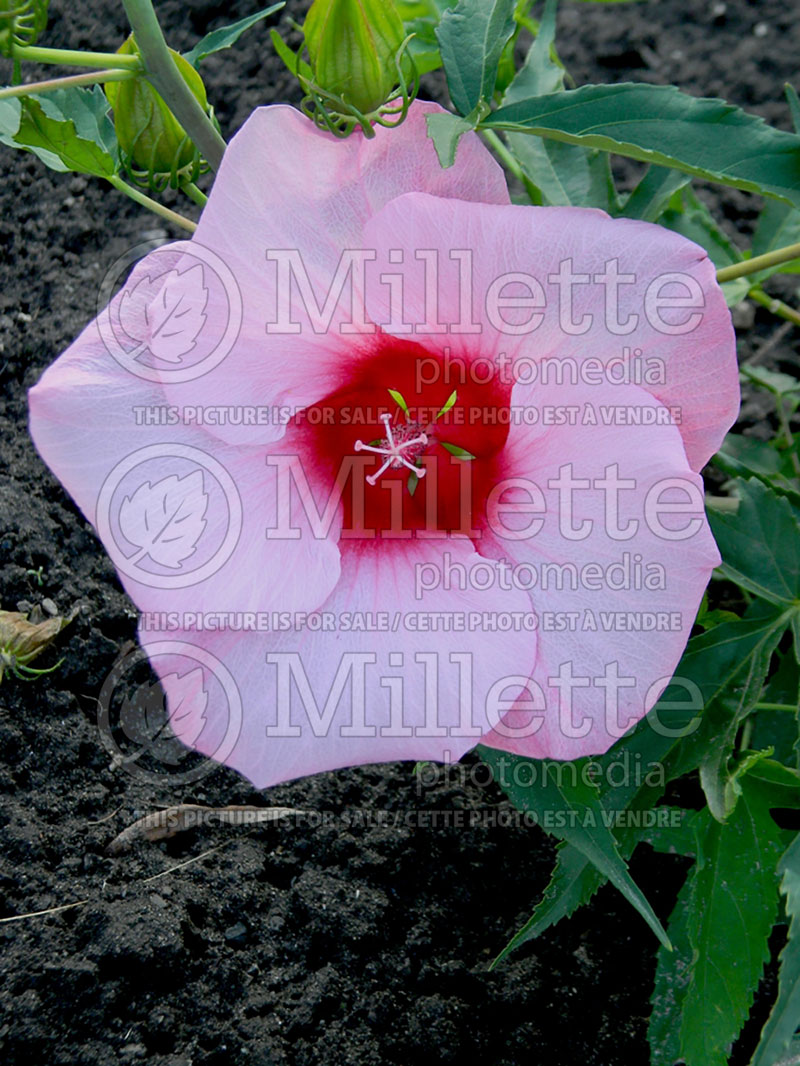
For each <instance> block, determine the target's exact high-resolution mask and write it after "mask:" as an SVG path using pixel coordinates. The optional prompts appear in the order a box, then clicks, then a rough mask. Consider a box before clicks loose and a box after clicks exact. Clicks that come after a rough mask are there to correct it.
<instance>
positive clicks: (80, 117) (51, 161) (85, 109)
mask: <svg viewBox="0 0 800 1066" xmlns="http://www.w3.org/2000/svg"><path fill="white" fill-rule="evenodd" d="M96 88H97V87H95V89H96ZM95 89H80V88H76V87H72V88H70V89H61V90H58V92H56V93H51V94H47V95H43V96H41V97H37V96H26V97H24V98H23V100H22V111H21V115H20V122H19V128H18V129H17V131H16V133H14V134H13V135H9V134H8V132H7V129H6V128H2V127H0V136H2V140H3V142H4V143H5V144H10V145H12V146H13V147H16V148H23V149H25V150H27V151H30V152H33V153H34V155H36V156H38V157H39V159H41V160H42V162H43V163H45V164H46V166H48V167H50V168H51V170H59V171H67V170H73V171H76V172H77V173H79V174H93V175H95V176H96V177H100V178H106V177H109V176H110V175H112V174H115V173H116V170H117V156H116V139H115V138H114V136H113V128H111V126H110V122H109V120H108V117H107V114H106V112H107V111H108V103H107V102H106V101H105V100H103V101H102V103H101V101H100V97H102V96H103V94H102V92H100V91H99V90H97V91H95ZM98 93H99V96H98Z"/></svg>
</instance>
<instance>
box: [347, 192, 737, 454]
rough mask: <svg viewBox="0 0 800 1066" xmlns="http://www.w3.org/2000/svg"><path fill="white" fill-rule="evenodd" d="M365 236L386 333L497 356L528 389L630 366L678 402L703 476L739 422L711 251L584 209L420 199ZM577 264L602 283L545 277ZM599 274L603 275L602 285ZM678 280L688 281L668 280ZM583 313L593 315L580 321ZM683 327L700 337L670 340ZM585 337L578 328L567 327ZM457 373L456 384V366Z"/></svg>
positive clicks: (456, 356) (473, 355) (385, 216)
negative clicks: (551, 376) (400, 309)
mask: <svg viewBox="0 0 800 1066" xmlns="http://www.w3.org/2000/svg"><path fill="white" fill-rule="evenodd" d="M365 235H366V245H367V247H369V248H375V249H377V252H378V258H377V261H376V262H374V263H370V264H368V271H367V278H368V281H367V310H368V314H369V317H370V318H371V319H372V320H373V321H375V322H376V323H377V324H378V325H380V326H381V327H382V328H383V329H385V330H386V331H387V332H389V333H393V334H395V335H398V336H400V335H408V336H410V337H412V338H413V339H414V340H417V341H419V342H420V343H422V344H424V345H425V346H426V347H428V348H431V349H433V350H435V351H438V352H439V353H440V354H441V356H442V358H444V359H445V360H447V359H449V360H451V362H453V363H458V361H459V360H462V362H463V359H464V357H466V358H467V359H478V358H480V359H486V358H490V359H492V358H493V359H498V358H501V357H502V358H503V359H505V360H506V366H507V369H506V371H505V373H506V374H507V376H509V377H511V376H512V375H513V372H514V367H515V366H516V367H518V368H519V369H520V377H519V380H521V381H527V382H531V381H532V380H539V381H540V380H541V375H542V374H543V373H544V372H545V371H544V370H542V369H541V368H539V367H538V366H537V364H540V363H541V362H542V361H543V360H554V361H556V362H559V361H568V363H569V364H571V367H570V366H568V367H567V369H570V370H571V371H572V370H574V372H575V374H576V377H577V378H578V379H580V378H581V375H582V374H585V373H587V372H589V373H591V374H593V376H594V377H597V375H598V369H593V370H591V371H587V366H588V367H594V368H601V367H606V366H608V365H609V364H610V363H612V361H616V366H615V367H613V368H612V370H611V371H609V372H610V373H612V372H613V373H617V374H619V376H620V377H621V376H622V375H623V373H625V372H626V371H625V367H626V366H627V367H628V369H627V374H628V378H627V380H629V381H631V382H632V383H635V384H640V385H643V387H645V388H647V389H648V391H649V392H651V393H652V394H653V395H654V396H656V397H657V398H658V399H659V400H661V402H662V403H663V404H665V405H666V406H668V407H671V406H678V407H680V409H681V423H680V431H681V435H682V437H683V440H684V444H685V447H686V451H687V455H688V456H689V461H690V464H691V466H692V468H693V469H694V470H700V469H701V467H702V466H703V465H704V464H705V463H706V462H707V461H708V459H709V458H710V456H711V455H713V453H714V452H715V451H716V450H717V448H718V447H719V445H720V443H721V441H722V439H723V437H724V435H725V433H726V431H727V429H728V428H729V427H730V426H731V424H732V423H733V421H734V419H735V417H736V413H737V411H738V407H739V385H738V375H737V365H736V349H735V338H734V333H733V328H732V325H731V319H730V314H729V312H728V309H727V307H726V305H725V300H724V298H723V296H722V292H721V291H720V289H719V286H718V285H717V283H716V280H715V277H714V267H713V265H712V263H711V262H710V260H709V259H708V257H707V255H706V253H705V252H704V251H703V249H701V248H699V247H698V246H697V245H695V244H693V243H691V242H690V241H687V240H685V239H684V238H683V237H680V236H678V235H677V234H675V233H671V232H670V231H668V230H665V229H664V228H663V227H661V226H655V225H650V224H649V223H644V222H636V221H632V220H629V219H612V218H609V217H608V216H607V215H606V214H604V213H603V212H602V211H595V210H590V209H586V208H572V207H522V206H517V205H509V206H492V205H484V204H472V203H463V202H460V201H456V200H445V201H442V200H437V199H434V198H432V197H430V196H426V195H424V194H417V193H412V194H409V195H407V196H403V197H400V198H398V199H397V200H394V201H392V202H391V203H389V204H388V205H387V206H386V207H385V208H384V209H383V211H381V212H379V213H378V214H377V215H376V216H375V217H374V218H373V219H372V220H371V221H370V222H369V223H368V224H367V226H366V229H365ZM421 251H424V253H425V255H427V256H431V255H437V256H438V272H439V287H438V293H439V296H438V308H437V307H436V305H435V302H434V300H433V299H432V297H431V295H430V292H429V291H428V290H427V289H426V274H425V271H426V269H430V267H429V266H428V265H427V264H426V262H425V260H424V258H423V259H421V258H419V253H420V252H421ZM453 256H455V258H453ZM464 256H467V257H469V258H470V261H471V269H468V268H466V267H465V266H464V263H465V262H466V260H465V259H464V258H463V257H464ZM612 261H616V263H617V271H618V273H619V275H622V276H626V277H629V278H633V279H634V280H633V281H631V282H630V283H628V282H622V281H621V282H619V284H618V285H617V282H615V281H614V277H613V275H614V270H615V268H614V266H613V265H611V266H609V265H608V264H609V263H611V262H612ZM570 262H571V264H572V266H571V270H572V272H573V273H574V274H575V275H582V276H584V277H586V278H589V279H595V280H589V281H588V282H574V283H573V284H572V285H571V286H570V284H569V283H568V281H567V280H566V273H565V274H564V275H563V277H564V281H563V282H562V283H561V284H558V283H557V282H555V281H548V277H549V276H557V275H559V270H560V264H565V266H564V269H565V271H566V270H568V269H569V266H568V264H569V263H570ZM390 273H392V274H395V275H400V276H402V279H403V284H404V309H405V315H404V316H403V318H402V320H400V319H399V316H398V314H397V312H396V311H395V312H394V314H393V312H392V308H391V302H390V297H391V292H392V288H391V286H390V284H389V283H388V282H387V280H386V277H385V275H387V274H390ZM511 274H516V275H519V274H522V275H527V276H528V279H529V280H528V281H527V282H526V286H527V287H523V286H521V285H520V284H519V282H518V281H517V282H516V283H512V282H510V281H504V280H503V279H504V278H506V277H507V276H508V275H511ZM382 275H384V277H381V276H382ZM598 275H602V276H603V277H604V278H605V279H606V280H605V281H598V280H596V277H597V276H598ZM672 275H680V277H681V278H682V279H684V280H683V281H674V280H673V281H669V278H670V277H671V276H672ZM431 276H432V275H431ZM428 280H429V281H430V278H429V279H428ZM398 285H399V282H396V283H395V286H398ZM465 285H466V289H465ZM537 285H538V286H539V288H538V289H537ZM570 288H571V291H572V293H573V307H572V316H571V318H568V316H567V314H566V311H567V308H566V307H565V314H564V316H563V318H562V315H561V308H560V306H559V293H560V292H563V294H564V299H565V302H566V300H567V294H568V292H569V290H570ZM615 288H617V291H618V294H619V297H618V304H617V306H616V307H615V309H614V314H613V315H609V314H608V311H607V308H606V293H607V292H610V293H613V292H614V289H615ZM662 290H663V291H662ZM470 293H471V296H470V295H469V294H470ZM648 293H649V296H648ZM498 296H499V297H500V298H505V297H522V296H524V297H526V298H529V299H530V298H532V299H533V300H534V301H536V302H537V306H528V307H527V308H526V307H517V308H513V307H505V308H503V307H499V306H498V305H497V304H496V298H497V297H498ZM664 297H678V298H681V299H683V300H684V301H685V302H686V303H689V302H690V301H694V300H695V299H696V300H697V302H698V304H702V305H704V306H701V307H700V309H699V310H693V309H692V308H689V307H686V308H684V309H680V308H677V307H673V308H671V307H669V306H667V305H665V304H663V303H657V302H656V300H657V298H661V299H663V298H664ZM611 299H612V303H613V302H614V300H613V297H611ZM487 302H490V303H491V311H489V310H487ZM633 315H636V316H637V317H636V318H635V319H634V318H633V317H632V316H633ZM584 316H591V318H588V317H587V318H586V322H583V321H582V320H583V318H584ZM693 316H694V317H693ZM504 323H505V324H504ZM432 324H433V325H434V326H438V327H439V328H438V330H432V329H431V328H430V326H431V325H432ZM688 326H692V327H693V328H692V329H691V332H685V333H680V332H669V331H670V330H675V329H681V328H685V327H688ZM509 327H518V328H515V329H514V330H512V329H511V328H509ZM584 327H585V328H584ZM630 327H633V328H630ZM576 329H580V330H582V332H571V331H574V330H576ZM412 330H413V332H412ZM622 330H629V332H621V331H622ZM637 352H638V353H639V354H638V355H637ZM590 361H594V362H593V363H592V362H590ZM555 365H556V364H555V363H551V364H550V371H551V372H552V370H553V368H554V366H555ZM480 373H481V374H483V373H485V370H484V369H481V370H480ZM453 374H454V380H455V377H456V375H457V367H456V369H455V370H454V371H453ZM533 375H538V376H537V377H535V378H534V377H533ZM637 375H638V376H637ZM602 376H605V372H602Z"/></svg>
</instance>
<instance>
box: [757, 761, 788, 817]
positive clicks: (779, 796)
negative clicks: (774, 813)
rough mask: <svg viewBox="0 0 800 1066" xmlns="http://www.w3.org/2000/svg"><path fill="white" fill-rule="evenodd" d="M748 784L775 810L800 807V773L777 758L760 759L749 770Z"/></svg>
mask: <svg viewBox="0 0 800 1066" xmlns="http://www.w3.org/2000/svg"><path fill="white" fill-rule="evenodd" d="M748 784H749V786H750V788H751V789H756V790H757V791H758V792H759V794H760V796H761V798H762V800H763V802H764V804H765V805H766V806H768V807H769V808H770V809H774V810H797V809H798V808H800V773H798V771H797V770H793V769H792V767H791V766H784V764H783V763H781V762H776V760H775V759H760V760H759V762H758V763H757V764H756V765H755V766H754V767H752V769H751V770H750V771H749V772H748Z"/></svg>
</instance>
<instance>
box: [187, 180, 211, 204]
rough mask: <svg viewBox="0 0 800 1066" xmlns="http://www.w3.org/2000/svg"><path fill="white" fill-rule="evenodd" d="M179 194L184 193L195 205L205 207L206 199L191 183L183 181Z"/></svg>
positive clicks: (201, 191)
mask: <svg viewBox="0 0 800 1066" xmlns="http://www.w3.org/2000/svg"><path fill="white" fill-rule="evenodd" d="M181 192H184V193H186V195H187V196H188V197H189V199H190V200H194V202H195V203H196V204H200V206H201V207H205V206H206V204H207V203H208V197H207V196H206V194H205V193H204V192H203V190H202V189H198V188H197V186H196V185H195V184H194V182H193V181H185V182H184V183H183V184H182V185H181Z"/></svg>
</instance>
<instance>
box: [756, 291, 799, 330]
mask: <svg viewBox="0 0 800 1066" xmlns="http://www.w3.org/2000/svg"><path fill="white" fill-rule="evenodd" d="M747 295H748V296H749V297H750V299H751V300H752V301H753V303H756V304H760V305H761V307H766V309H767V310H768V311H771V312H772V314H773V315H777V316H778V318H783V319H785V320H786V321H787V322H794V324H795V325H796V326H800V311H795V309H794V308H793V307H790V306H789V304H785V303H784V302H783V300H776V299H775V298H774V297H772V296H770V295H769V294H768V293H766V292H764V290H763V289H762V288H761V287H760V286H758V285H754V286H753V288H752V289H751V290H750V291H749V292H748V294H747Z"/></svg>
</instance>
